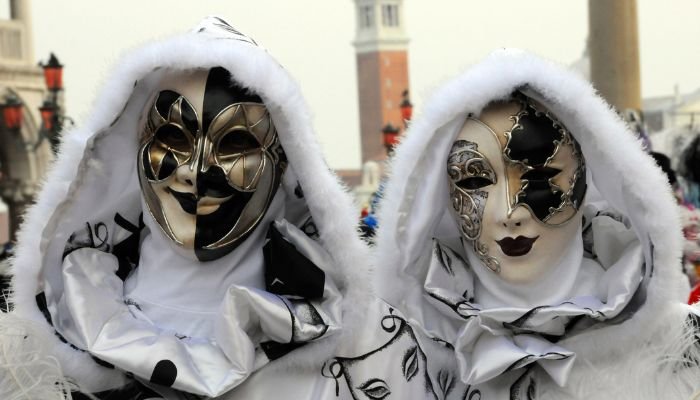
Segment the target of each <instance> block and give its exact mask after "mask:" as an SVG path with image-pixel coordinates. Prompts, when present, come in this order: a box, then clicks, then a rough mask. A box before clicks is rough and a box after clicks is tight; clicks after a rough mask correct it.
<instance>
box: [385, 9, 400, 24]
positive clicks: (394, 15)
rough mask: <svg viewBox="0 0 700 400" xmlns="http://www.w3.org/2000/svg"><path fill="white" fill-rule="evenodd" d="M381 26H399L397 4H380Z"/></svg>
mask: <svg viewBox="0 0 700 400" xmlns="http://www.w3.org/2000/svg"><path fill="white" fill-rule="evenodd" d="M382 24H383V25H384V26H399V6H398V4H382Z"/></svg>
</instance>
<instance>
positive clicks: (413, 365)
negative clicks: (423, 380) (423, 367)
mask: <svg viewBox="0 0 700 400" xmlns="http://www.w3.org/2000/svg"><path fill="white" fill-rule="evenodd" d="M401 367H402V370H403V375H404V376H405V377H406V381H407V382H410V381H411V379H413V377H414V376H416V374H417V373H418V346H417V345H416V346H413V347H411V348H410V349H408V350H406V353H405V354H404V356H403V360H402V362H401Z"/></svg>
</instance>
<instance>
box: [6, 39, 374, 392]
mask: <svg viewBox="0 0 700 400" xmlns="http://www.w3.org/2000/svg"><path fill="white" fill-rule="evenodd" d="M183 55H185V56H183ZM215 66H222V67H224V68H226V69H227V70H229V71H230V72H231V74H232V75H233V76H234V77H235V79H236V80H237V81H238V82H240V83H241V84H242V85H243V86H245V87H249V88H250V89H252V90H253V91H255V92H256V93H258V94H260V96H261V97H262V98H263V100H264V102H265V104H266V106H267V107H268V109H269V110H270V114H271V115H272V118H273V120H274V123H275V125H276V127H277V130H278V132H280V135H279V136H280V141H281V142H282V146H283V147H284V149H285V153H286V154H287V157H288V159H289V162H290V165H291V167H292V168H293V169H294V172H295V173H296V175H297V177H298V179H299V181H300V183H301V185H302V187H303V190H304V195H305V199H306V201H307V204H308V206H309V209H310V211H311V215H312V217H313V219H314V221H315V223H316V225H317V227H318V229H319V232H321V239H320V240H321V243H322V245H323V246H324V247H325V248H326V249H327V250H329V252H330V253H331V256H332V257H333V259H334V261H335V265H334V270H332V271H331V272H330V274H331V275H332V277H333V279H334V280H335V281H336V283H337V284H338V285H339V289H340V290H341V292H342V293H343V295H344V298H345V300H346V301H345V303H344V317H343V318H344V322H343V330H342V333H341V334H339V335H336V336H335V337H331V338H328V339H324V340H322V341H319V342H317V343H314V344H310V345H307V346H304V347H303V348H300V349H298V350H295V351H294V352H293V354H294V355H293V356H289V357H283V358H281V359H279V360H276V361H274V362H273V363H272V364H274V365H276V366H278V367H279V368H299V367H307V368H317V367H319V366H320V365H321V363H322V361H323V360H325V359H326V358H328V356H329V355H330V352H331V351H332V349H334V348H335V346H336V343H338V341H344V340H346V338H349V337H352V336H353V334H354V333H353V327H354V326H357V325H359V323H358V321H361V319H362V315H361V313H360V312H359V310H360V309H361V307H359V306H358V305H359V304H362V303H363V302H364V301H366V300H365V299H367V298H368V297H369V293H371V289H370V288H369V287H368V285H367V279H366V278H365V276H366V273H367V272H366V270H365V268H366V267H365V266H366V265H368V261H367V252H368V251H367V247H366V245H365V244H364V243H363V242H362V241H361V240H360V239H359V236H358V235H357V234H356V232H355V226H356V211H355V207H354V205H353V203H352V200H351V197H350V196H349V194H348V193H347V191H346V190H345V189H344V188H343V186H342V184H341V183H340V182H339V180H338V179H337V178H336V177H335V176H334V175H333V174H332V173H331V172H330V170H329V169H328V167H327V164H326V163H325V161H324V160H323V158H322V156H321V154H322V151H321V147H320V145H319V144H318V142H317V140H316V137H315V133H314V132H313V129H312V118H311V113H310V112H309V111H308V107H307V105H306V102H305V100H304V99H303V97H302V94H301V90H300V88H299V86H298V85H297V83H296V82H295V81H294V80H293V79H292V78H291V77H290V76H289V74H288V73H287V72H286V71H285V70H284V68H283V67H282V66H281V65H279V64H278V63H277V62H276V61H275V60H274V59H273V58H272V57H271V56H270V55H269V54H268V53H267V52H266V51H265V50H264V49H262V48H260V47H256V46H252V45H250V44H248V43H244V42H241V41H237V40H224V39H221V38H216V37H210V36H208V35H201V34H196V33H194V32H191V33H188V34H184V35H180V36H177V37H174V38H172V39H169V40H165V41H162V42H157V43H153V44H150V45H147V46H144V47H142V48H140V49H138V50H136V51H133V52H132V53H130V54H129V55H127V56H125V57H124V58H123V60H122V61H121V62H119V64H118V65H117V67H116V68H115V69H114V70H113V72H112V74H109V75H108V76H109V80H108V81H107V83H106V85H105V87H104V89H103V90H102V92H101V94H100V95H99V96H98V97H97V98H96V101H95V106H94V109H93V112H92V113H91V114H89V118H88V119H87V120H86V121H85V123H84V125H83V126H82V127H79V128H76V129H73V130H71V131H68V132H66V133H65V134H64V135H63V141H62V145H61V148H60V152H59V154H58V157H57V160H56V162H55V164H54V166H53V168H52V170H51V171H50V172H49V174H48V175H47V178H46V180H45V184H44V185H43V189H42V192H41V194H40V195H39V197H38V199H37V203H36V204H35V205H34V206H33V207H31V209H30V210H29V211H28V213H27V215H26V218H25V221H26V222H25V224H24V225H23V226H22V229H21V231H20V233H19V236H18V243H19V245H18V247H17V253H16V254H17V256H16V258H15V260H14V261H13V263H12V268H13V274H14V280H13V285H14V290H15V293H14V297H13V301H14V303H15V307H16V308H15V314H16V315H17V316H19V317H22V318H26V319H29V320H32V321H36V322H37V323H38V324H40V325H41V326H44V327H45V328H47V329H48V328H50V327H49V325H48V324H47V323H46V321H45V319H44V316H43V315H42V314H41V312H40V311H39V309H38V308H37V307H36V301H35V296H36V294H37V288H38V284H39V277H38V276H39V275H38V274H39V271H40V268H41V263H42V261H41V252H42V249H41V247H40V245H41V243H40V240H39V238H41V237H42V232H43V230H44V227H45V226H46V223H47V221H48V220H49V219H50V218H51V215H52V214H53V212H54V210H56V208H57V207H58V206H59V205H60V204H61V203H62V202H63V201H66V200H67V201H70V199H69V197H70V193H71V192H72V191H73V190H74V188H75V187H76V185H79V184H80V183H79V182H76V181H75V180H74V179H75V176H76V174H77V173H78V170H79V168H80V167H81V165H83V164H84V165H85V167H86V168H87V167H89V168H94V166H92V165H89V164H88V162H89V160H86V159H84V157H85V155H86V154H90V153H91V151H92V150H91V149H92V148H93V147H94V146H96V145H97V143H98V142H99V136H100V135H101V134H102V132H105V131H106V130H107V129H109V128H108V127H109V124H110V123H111V122H112V121H114V120H115V119H116V118H117V117H118V116H119V114H120V112H121V111H122V110H123V109H124V108H125V105H126V102H127V100H128V99H129V97H130V95H131V92H132V90H133V88H134V82H136V81H138V80H140V79H141V78H143V77H144V76H146V75H148V74H149V73H150V72H151V71H153V70H154V69H156V68H172V69H192V68H211V67H215ZM328 199H333V201H328ZM49 340H50V342H51V347H53V348H55V350H56V357H57V358H58V359H59V360H60V363H61V364H62V365H63V366H64V369H65V370H66V371H71V373H72V374H73V375H74V376H73V377H74V378H75V379H77V380H78V382H80V383H81V385H86V384H87V383H88V382H97V381H99V382H103V383H104V382H112V383H113V384H114V385H117V384H119V382H120V380H121V379H122V378H121V376H122V374H121V372H118V371H113V370H108V369H104V368H102V367H98V366H96V365H95V364H94V363H93V362H92V361H91V360H90V358H89V355H87V354H83V353H78V352H76V351H74V350H73V349H71V348H70V347H69V346H67V345H66V344H63V343H61V342H60V341H58V340H57V339H56V338H52V339H49Z"/></svg>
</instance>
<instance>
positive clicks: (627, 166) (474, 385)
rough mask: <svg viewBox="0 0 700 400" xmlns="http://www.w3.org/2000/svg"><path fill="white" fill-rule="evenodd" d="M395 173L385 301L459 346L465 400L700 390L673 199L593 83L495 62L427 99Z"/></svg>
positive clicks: (510, 55) (422, 331) (684, 394)
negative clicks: (466, 389) (593, 86)
mask: <svg viewBox="0 0 700 400" xmlns="http://www.w3.org/2000/svg"><path fill="white" fill-rule="evenodd" d="M391 170H392V175H391V176H390V179H389V182H388V186H387V189H386V193H385V197H384V199H383V203H382V206H381V209H380V212H379V216H378V217H379V231H378V236H377V247H376V252H377V257H376V270H377V273H378V275H379V278H378V279H377V285H376V287H377V289H376V291H377V293H378V295H379V296H380V297H382V298H383V299H385V300H386V301H387V302H388V303H389V304H391V305H392V306H394V307H395V308H396V310H397V312H399V313H401V315H403V317H404V318H405V320H406V321H408V323H409V325H410V326H411V327H412V328H413V330H414V332H415V334H416V336H417V337H419V338H430V339H432V340H434V341H437V342H443V343H447V348H448V349H451V352H452V353H453V354H454V356H455V357H456V359H457V364H458V368H459V373H458V375H459V378H460V380H461V381H462V382H463V383H464V384H466V385H468V388H469V390H470V391H469V392H468V393H466V394H465V398H468V399H473V398H478V399H483V400H486V399H488V400H491V399H498V400H505V399H511V400H515V399H593V398H595V399H662V398H663V399H688V398H690V397H691V396H692V395H693V394H694V393H696V392H697V391H698V390H699V389H700V368H699V367H698V361H699V360H700V358H699V357H698V354H699V353H700V352H699V350H698V345H699V344H698V336H697V335H698V333H697V332H698V331H697V328H698V326H697V321H698V319H697V309H694V308H692V307H689V306H686V305H684V304H683V303H684V301H685V299H686V298H687V293H688V284H687V280H686V279H685V277H684V276H683V275H682V274H681V273H680V268H678V263H679V262H680V250H681V230H680V226H679V224H678V216H677V215H676V207H675V201H674V199H673V196H672V193H671V190H670V187H669V185H668V182H667V181H666V179H665V177H664V176H663V174H662V173H661V171H660V170H659V169H658V168H657V167H656V166H655V165H654V161H653V160H652V159H651V158H650V157H648V156H647V155H646V154H645V153H644V152H643V150H642V149H641V147H640V143H639V142H638V140H636V139H635V137H634V135H633V134H632V133H631V132H630V131H629V130H628V128H627V127H626V125H625V124H624V122H623V121H622V120H620V119H619V118H618V117H617V116H616V114H615V113H614V112H612V111H611V109H610V107H609V106H608V105H607V104H606V103H605V102H604V101H603V100H602V99H600V98H599V97H598V96H597V95H596V94H595V91H594V90H593V88H592V87H591V86H590V84H588V83H587V82H585V81H583V80H582V79H581V78H579V77H577V76H575V75H574V74H572V73H570V72H567V71H566V70H564V69H562V68H561V67H559V66H556V65H554V64H552V63H549V62H547V61H544V60H541V59H539V58H537V57H535V56H532V55H528V54H526V53H523V52H520V51H514V50H503V51H499V52H496V53H494V54H492V55H491V56H489V57H488V58H487V59H486V60H485V61H483V62H482V63H480V64H478V65H476V66H474V67H473V68H472V69H470V70H468V71H466V72H465V73H463V74H461V75H459V76H458V77H457V78H455V79H454V80H452V81H451V82H449V83H447V84H446V85H445V86H444V87H443V88H442V89H439V90H438V91H437V93H436V94H435V95H434V97H432V98H431V99H430V100H429V101H427V102H426V103H425V107H424V109H423V112H422V116H419V117H418V118H415V119H414V120H413V121H412V123H411V127H410V129H409V132H407V136H406V138H405V140H404V141H403V143H402V144H401V145H400V146H399V148H398V149H397V151H396V156H395V159H394V162H393V164H392V167H391ZM419 340H420V339H419ZM423 340H424V339H423ZM446 351H448V350H443V351H441V354H444V353H445V352H446ZM436 353H437V352H435V353H431V354H436ZM431 354H428V359H430V357H431ZM470 396H471V397H470Z"/></svg>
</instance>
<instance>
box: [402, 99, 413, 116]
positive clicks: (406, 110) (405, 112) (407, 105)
mask: <svg viewBox="0 0 700 400" xmlns="http://www.w3.org/2000/svg"><path fill="white" fill-rule="evenodd" d="M399 108H400V109H401V119H402V120H404V121H410V120H411V117H412V116H413V104H411V101H410V100H408V98H404V99H403V101H402V102H401V105H400V106H399Z"/></svg>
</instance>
